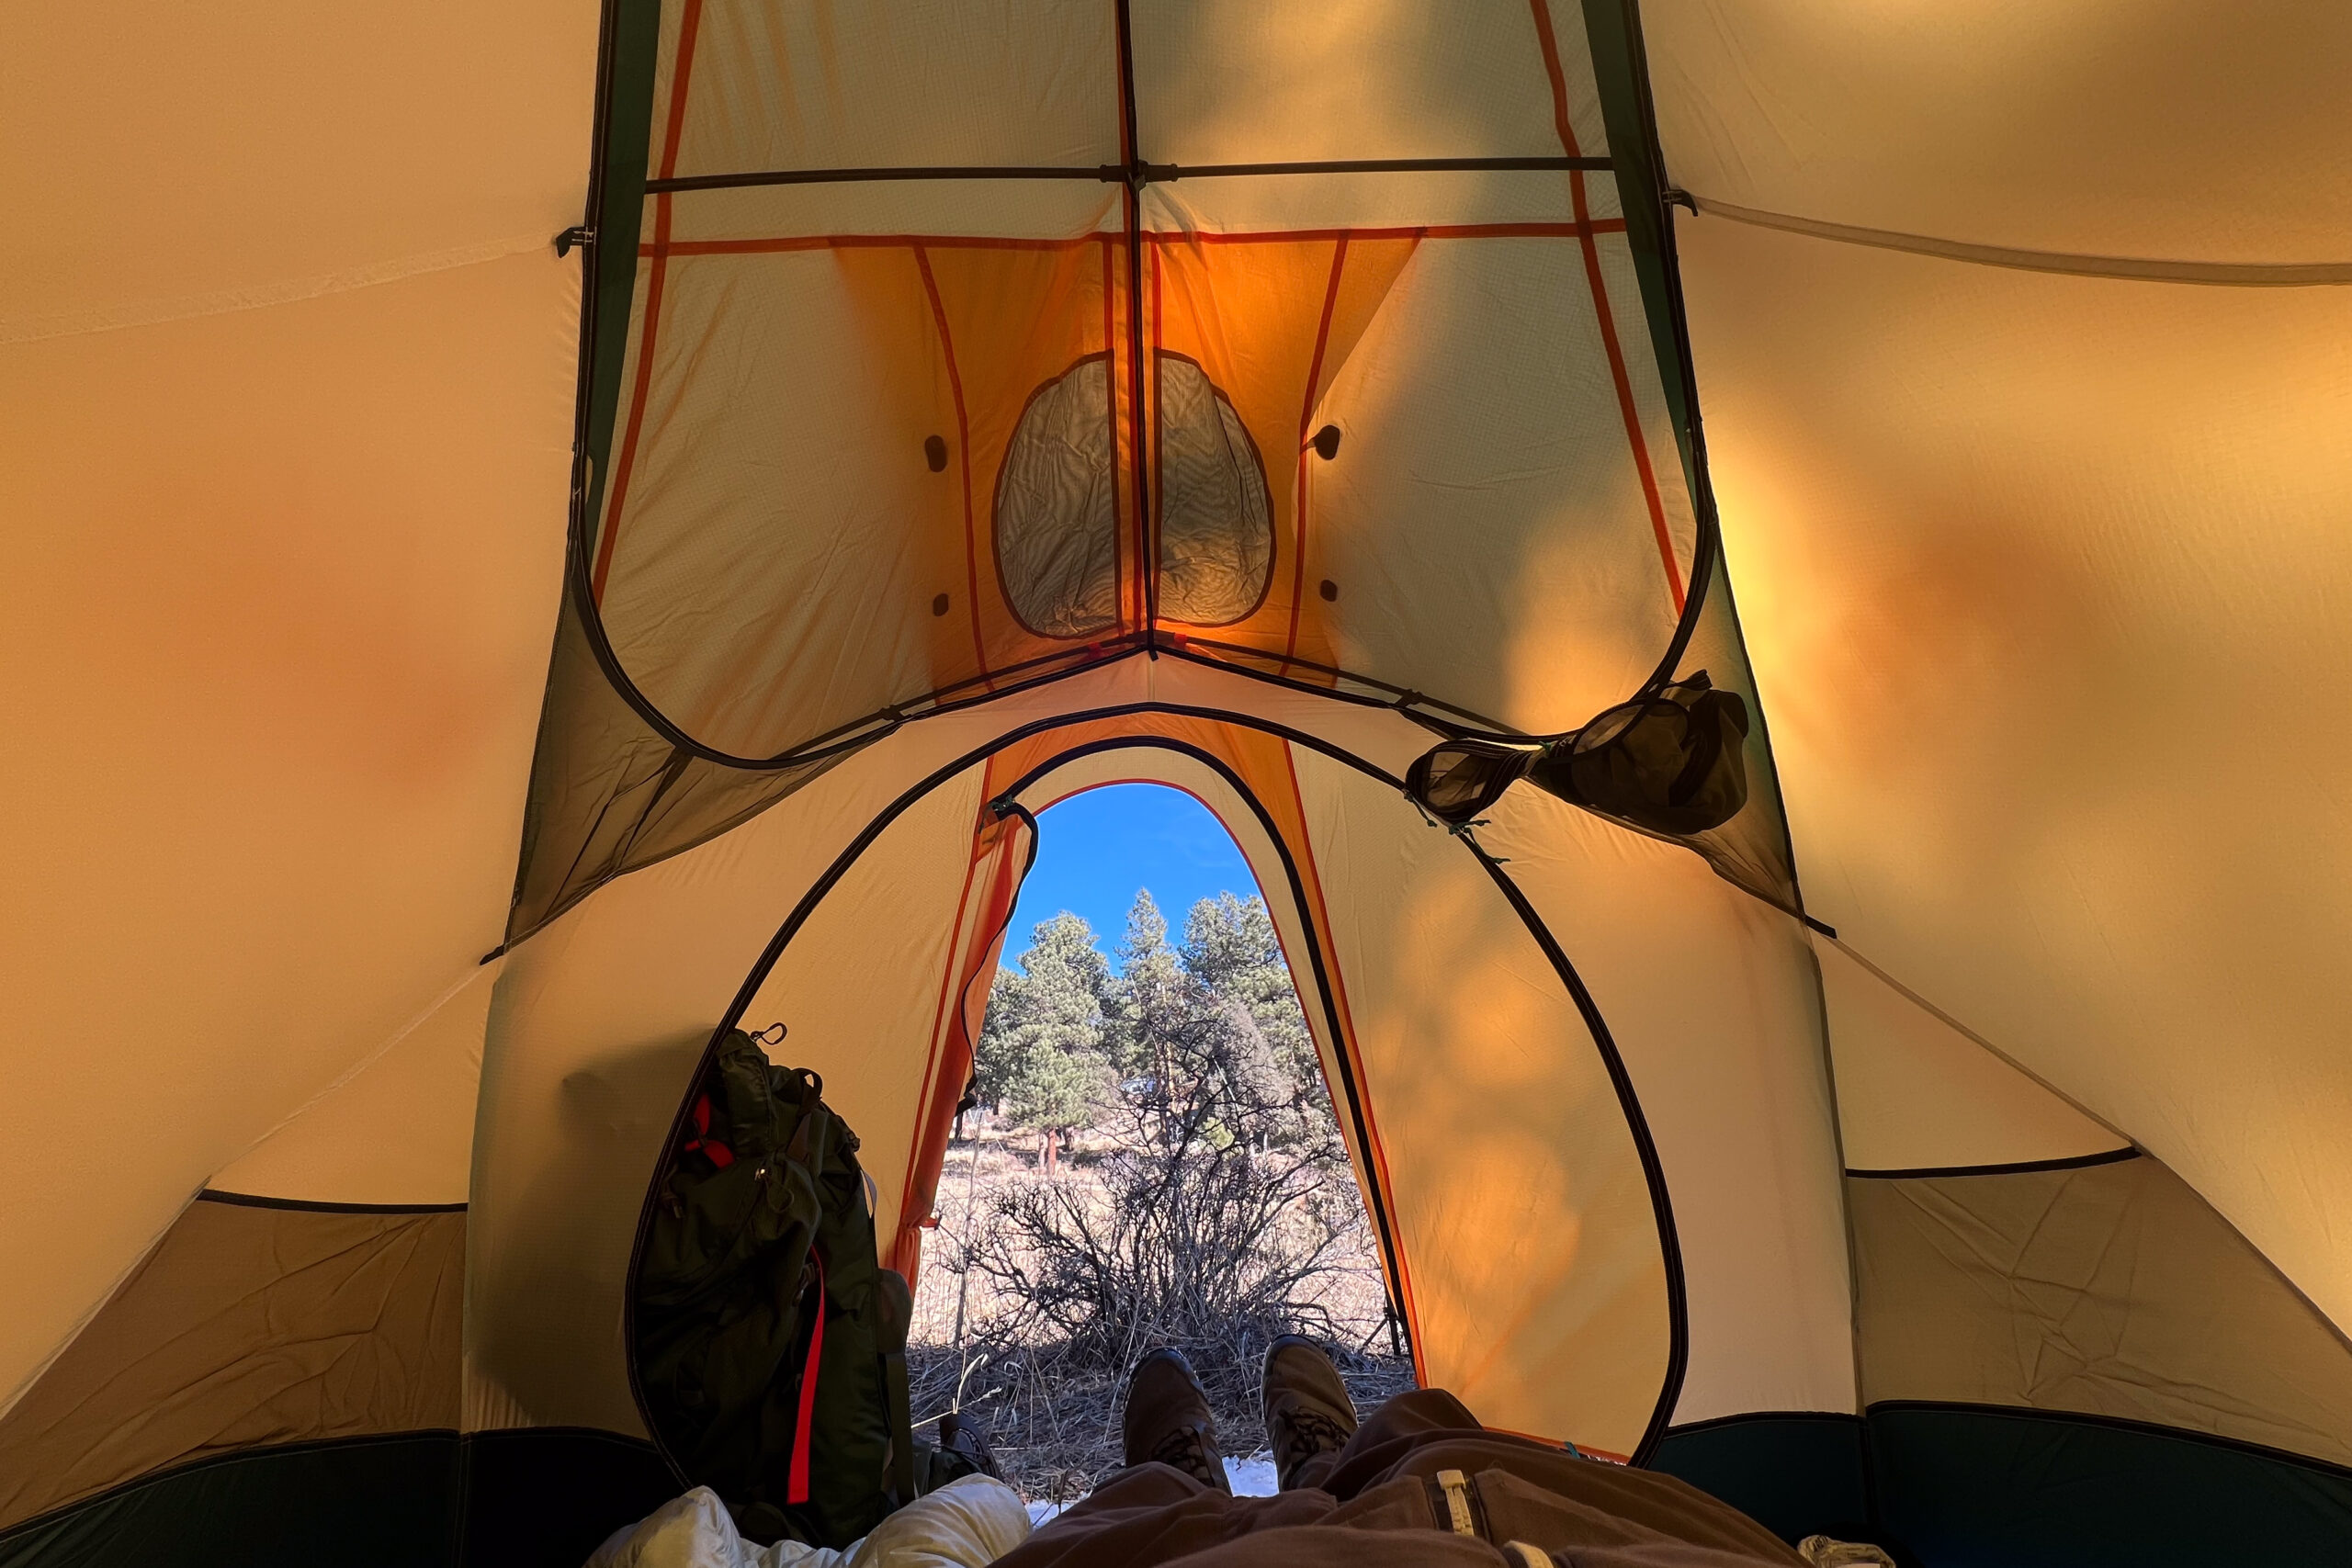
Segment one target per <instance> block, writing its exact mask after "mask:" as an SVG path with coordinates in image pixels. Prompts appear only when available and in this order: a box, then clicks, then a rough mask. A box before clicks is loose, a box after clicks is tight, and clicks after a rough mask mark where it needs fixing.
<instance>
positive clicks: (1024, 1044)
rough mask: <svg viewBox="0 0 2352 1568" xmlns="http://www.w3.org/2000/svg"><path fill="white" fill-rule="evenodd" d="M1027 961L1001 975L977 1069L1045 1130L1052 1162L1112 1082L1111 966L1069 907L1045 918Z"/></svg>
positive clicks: (981, 1080)
mask: <svg viewBox="0 0 2352 1568" xmlns="http://www.w3.org/2000/svg"><path fill="white" fill-rule="evenodd" d="M1019 962H1020V965H1021V967H1020V968H1019V969H1017V970H1015V969H1010V968H1008V969H1003V970H1001V971H999V973H998V975H997V981H996V987H995V988H994V989H993V990H992V991H990V993H989V1009H988V1017H987V1020H986V1021H985V1022H984V1023H983V1024H982V1025H981V1028H980V1039H979V1044H978V1049H977V1051H976V1052H975V1053H974V1062H973V1068H974V1074H975V1077H977V1079H978V1089H979V1093H980V1097H981V1098H982V1099H983V1100H993V1101H995V1102H996V1103H997V1104H998V1105H999V1107H1000V1108H1001V1110H1002V1111H1004V1113H1005V1115H1006V1116H1007V1117H1009V1118H1010V1119H1011V1120H1012V1122H1014V1123H1015V1124H1017V1125H1020V1126H1024V1127H1033V1128H1035V1129H1036V1130H1037V1132H1038V1134H1039V1135H1040V1142H1039V1155H1040V1161H1041V1163H1042V1164H1044V1165H1045V1166H1046V1168H1048V1169H1051V1168H1054V1166H1055V1165H1056V1163H1057V1151H1058V1145H1059V1140H1060V1137H1061V1135H1062V1134H1066V1133H1068V1132H1069V1131H1070V1130H1072V1129H1073V1128H1078V1127H1082V1126H1085V1125H1086V1124H1087V1123H1088V1122H1090V1121H1091V1120H1092V1118H1093V1113H1094V1109H1095V1107H1096V1105H1097V1104H1099V1103H1100V1101H1101V1100H1102V1098H1103V1095H1104V1094H1105V1093H1106V1092H1108V1090H1109V1086H1110V1068H1109V1061H1108V1059H1107V1057H1106V1055H1105V1053H1104V1041H1103V1034H1104V1029H1105V1024H1106V1020H1105V1017H1104V1004H1105V1001H1106V998H1108V997H1109V995H1110V993H1111V989H1112V978H1111V966H1110V963H1109V961H1108V960H1107V959H1105V958H1104V957H1103V953H1102V950H1101V949H1100V948H1098V947H1096V946H1095V942H1094V931H1093V928H1092V927H1091V926H1089V925H1088V924H1087V923H1086V921H1085V920H1084V919H1081V918H1080V917H1079V916H1077V915H1073V914H1069V913H1068V912H1067V911H1065V912H1064V913H1062V914H1058V915H1056V916H1055V917H1054V918H1053V919H1049V920H1043V921H1040V922H1039V923H1038V925H1037V927H1036V929H1035V931H1033V932H1032V933H1031V937H1030V946H1029V951H1028V952H1026V953H1023V954H1022V955H1021V958H1020V960H1019Z"/></svg>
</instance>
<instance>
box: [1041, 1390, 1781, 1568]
mask: <svg viewBox="0 0 2352 1568" xmlns="http://www.w3.org/2000/svg"><path fill="white" fill-rule="evenodd" d="M1457 1472H1458V1474H1457ZM1302 1478H1303V1480H1304V1481H1305V1482H1306V1484H1305V1485H1302V1486H1300V1487H1298V1488H1295V1489H1294V1490H1292V1491H1288V1492H1284V1493H1282V1494H1280V1495H1277V1496H1272V1497H1229V1496H1227V1495H1225V1494H1224V1493H1222V1492H1215V1491H1211V1490H1210V1489H1209V1488H1207V1487H1205V1486H1203V1485H1202V1484H1201V1483H1199V1482H1197V1481H1195V1480H1193V1478H1192V1477H1191V1476H1189V1475H1186V1474H1185V1473H1184V1472H1182V1471H1179V1470H1176V1469H1173V1468H1171V1467H1170V1466H1168V1465H1164V1464H1139V1465H1136V1466H1133V1467H1132V1468H1130V1469H1127V1470H1123V1471H1121V1472H1119V1473H1118V1474H1116V1475H1114V1476H1113V1477H1111V1479H1110V1480H1108V1481H1106V1482H1104V1483H1103V1484H1102V1485H1101V1486H1099V1487H1097V1488H1095V1490H1094V1493H1093V1495H1091V1496H1089V1497H1087V1498H1086V1499H1085V1500H1084V1501H1082V1502H1080V1503H1078V1504H1076V1505H1074V1506H1072V1507H1071V1508H1070V1509H1069V1512H1068V1513H1065V1514H1063V1515H1062V1516H1061V1517H1059V1518H1057V1519H1055V1520H1054V1521H1053V1522H1052V1523H1050V1524H1047V1525H1046V1526H1045V1527H1044V1528H1043V1529H1039V1530H1038V1531H1037V1533H1036V1534H1035V1535H1033V1536H1031V1537H1030V1538H1029V1539H1028V1540H1026V1541H1025V1542H1023V1544H1021V1545H1020V1546H1017V1547H1015V1548H1013V1550H1012V1551H1010V1552H1008V1553H1006V1554H1005V1555H1004V1556H1003V1557H1001V1558H1000V1559H998V1562H997V1568H1046V1565H1047V1564H1055V1565H1057V1568H1154V1565H1156V1564H1159V1563H1162V1562H1175V1561H1177V1560H1178V1559H1180V1558H1182V1559H1186V1560H1188V1568H1212V1565H1214V1568H1277V1565H1283V1568H1287V1565H1289V1564H1301V1565H1304V1568H1323V1565H1327V1564H1328V1565H1329V1568H1372V1565H1374V1564H1377V1565H1379V1568H1389V1565H1391V1564H1397V1565H1405V1568H1422V1565H1424V1564H1426V1565H1427V1568H1439V1565H1441V1564H1445V1565H1450V1568H1451V1565H1460V1568H1469V1565H1473V1564H1476V1565H1486V1568H1491V1565H1492V1564H1495V1563H1498V1562H1501V1563H1506V1564H1509V1568H1535V1565H1536V1564H1539V1563H1545V1562H1549V1563H1553V1564H1558V1565H1560V1568H1752V1565H1754V1564H1758V1563H1770V1564H1772V1565H1773V1568H1782V1565H1785V1564H1791V1563H1796V1564H1800V1568H1801V1564H1802V1562H1803V1560H1802V1559H1800V1558H1799V1557H1798V1556H1797V1554H1796V1553H1795V1552H1793V1551H1791V1550H1790V1549H1789V1548H1788V1547H1787V1546H1785V1545H1784V1544H1782V1543H1781V1540H1780V1539H1779V1538H1778V1537H1776V1536H1774V1535H1773V1534H1772V1533H1771V1532H1770V1531H1769V1530H1767V1529H1765V1528H1764V1527H1763V1526H1761V1525H1759V1524H1758V1523H1757V1522H1756V1521H1755V1520H1753V1519H1751V1518H1749V1517H1747V1515H1745V1514H1742V1513H1740V1512H1739V1511H1738V1510H1736V1509H1735V1508H1732V1507H1730V1506H1726V1505H1724V1504H1723V1503H1719V1502H1717V1501H1715V1499H1713V1497H1710V1496H1708V1495H1706V1494H1705V1493H1703V1492H1700V1491H1698V1490H1696V1489H1694V1488H1692V1487H1691V1486H1687V1485H1685V1484H1684V1483H1681V1482H1679V1481H1677V1480H1675V1479H1674V1478H1673V1477H1672V1476H1668V1475H1659V1474H1657V1473H1656V1472H1651V1471H1646V1470H1629V1469H1626V1468H1625V1467H1624V1466H1623V1465H1615V1464H1610V1463H1608V1462H1606V1461H1600V1460H1586V1459H1578V1458H1577V1457H1576V1456H1575V1455H1573V1454H1570V1453H1566V1452H1564V1451H1563V1450H1558V1449H1554V1448H1547V1447H1545V1446H1544V1445H1543V1444H1541V1443H1538V1442H1534V1441H1532V1440H1531V1439H1529V1438H1512V1437H1505V1436H1502V1435H1500V1434H1498V1433H1493V1432H1488V1431H1487V1430H1485V1429H1484V1428H1482V1427H1480V1426H1479V1425H1478V1423H1477V1420H1476V1417H1474V1416H1472V1415H1471V1414H1470V1412H1469V1411H1468V1410H1466V1409H1464V1407H1463V1404H1462V1402H1461V1401H1460V1400H1458V1399H1456V1398H1454V1397H1453V1395H1452V1394H1450V1393H1446V1392H1445V1391H1444V1390H1443V1389H1434V1388H1430V1389H1417V1390H1415V1391H1413V1392H1412V1393H1400V1394H1398V1395H1397V1397H1396V1398H1394V1399H1392V1400H1390V1401H1388V1402H1387V1403H1386V1404H1383V1405H1382V1406H1381V1407H1380V1408H1379V1409H1377V1410H1375V1411H1374V1412H1373V1413H1372V1415H1371V1416H1369V1417H1367V1418H1366V1419H1365V1421H1364V1423H1363V1425H1362V1426H1361V1427H1357V1428H1356V1431H1355V1435H1354V1436H1353V1437H1352V1438H1349V1439H1348V1445H1347V1447H1345V1448H1343V1449H1341V1450H1340V1451H1339V1452H1337V1453H1336V1454H1332V1455H1330V1456H1329V1457H1328V1458H1327V1459H1318V1460H1316V1461H1311V1463H1310V1465H1309V1467H1308V1468H1307V1470H1306V1472H1303V1477H1302ZM1449 1481H1451V1482H1452V1484H1451V1485H1450V1486H1449V1485H1448V1484H1447V1483H1448V1482H1449ZM1457 1516H1458V1522H1457ZM1365 1530H1379V1531H1383V1532H1386V1533H1384V1534H1383V1535H1382V1536H1381V1537H1380V1538H1379V1539H1378V1540H1366V1539H1365V1538H1364V1536H1363V1534H1362V1533H1360V1532H1362V1531H1365ZM1522 1543H1523V1544H1522ZM1530 1548H1532V1555H1531V1554H1530V1551H1529V1550H1528V1549H1530Z"/></svg>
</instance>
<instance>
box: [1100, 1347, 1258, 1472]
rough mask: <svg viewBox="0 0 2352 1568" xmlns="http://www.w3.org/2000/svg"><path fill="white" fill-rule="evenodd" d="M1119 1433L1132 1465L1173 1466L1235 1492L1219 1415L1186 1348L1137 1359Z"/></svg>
mask: <svg viewBox="0 0 2352 1568" xmlns="http://www.w3.org/2000/svg"><path fill="white" fill-rule="evenodd" d="M1120 1431H1121V1437H1122V1438H1123V1439H1124V1440H1125V1448H1126V1461H1127V1463H1129V1464H1130V1465H1137V1464H1149V1463H1153V1462H1158V1463H1160V1464H1165V1465H1170V1466H1172V1467H1173V1468H1175V1469H1177V1470H1180V1471H1182V1472H1184V1473H1185V1474H1186V1475H1189V1476H1191V1477H1192V1478H1193V1480H1195V1481H1197V1482H1199V1483H1201V1484H1202V1485H1204V1486H1205V1487H1208V1488H1210V1489H1211V1490H1212V1491H1216V1492H1223V1493H1225V1494H1226V1495H1227V1496H1230V1495H1232V1493H1233V1484H1232V1483H1231V1482H1229V1481H1227V1479H1226V1474H1225V1453H1224V1450H1222V1449H1220V1448H1219V1447H1218V1446H1217V1440H1216V1416H1214V1415H1212V1414H1211V1413H1210V1410H1209V1396H1208V1393H1207V1392H1206V1391H1205V1390H1204V1389H1203V1388H1202V1387H1201V1380H1200V1379H1199V1378H1198V1377H1196V1376H1194V1375H1193V1364H1192V1363H1191V1362H1190V1361H1187V1360H1186V1359H1184V1353H1183V1352H1182V1351H1181V1350H1173V1349H1170V1348H1166V1347H1165V1346H1163V1347H1161V1348H1159V1349H1157V1350H1150V1351H1147V1352H1146V1353H1145V1354H1144V1356H1143V1358H1142V1359H1140V1360H1138V1361H1136V1366H1135V1371H1132V1372H1130V1373H1129V1374H1128V1375H1127V1408H1126V1414H1125V1416H1124V1417H1122V1420H1121V1427H1120Z"/></svg>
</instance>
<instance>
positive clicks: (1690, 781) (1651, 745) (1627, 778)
mask: <svg viewBox="0 0 2352 1568" xmlns="http://www.w3.org/2000/svg"><path fill="white" fill-rule="evenodd" d="M1746 744H1747V704H1746V703H1745V702H1742V701H1741V700H1740V696H1739V694H1738V693H1736V692H1719V691H1717V690H1716V689H1715V688H1714V686H1713V683H1712V682H1709V681H1708V679H1707V672H1706V671H1703V670H1702V671H1699V672H1698V673H1697V674H1695V675H1693V676H1691V678H1690V679H1689V680H1687V681H1679V682H1676V683H1674V684H1673V685H1670V686H1667V687H1664V688H1662V689H1660V690H1659V691H1657V693H1655V694H1651V695H1649V696H1646V697H1641V698H1637V699H1635V700H1634V701H1633V702H1630V703H1621V704H1619V705H1617V706H1615V707H1613V708H1611V709H1609V710H1608V711H1607V712H1605V713H1602V714H1600V716H1597V717H1596V718H1594V719H1593V721H1592V722H1591V723H1590V724H1588V725H1586V726H1585V727H1584V728H1582V729H1579V730H1577V732H1576V733H1575V734H1574V735H1571V736H1568V737H1566V738H1565V739H1562V740H1559V741H1557V742H1555V743H1554V744H1553V746H1552V747H1551V748H1550V749H1549V750H1546V751H1545V753H1544V756H1543V757H1542V758H1541V759H1540V760H1538V761H1536V762H1535V763H1534V764H1533V766H1532V769H1531V770H1530V773H1531V776H1532V778H1533V780H1534V782H1535V783H1536V784H1540V785H1542V786H1543V787H1544V788H1545V789H1547V790H1550V791H1551V792H1552V793H1553V794H1555V795H1560V796H1562V797H1564V798H1566V799H1568V800H1572V801H1574V802H1576V803H1577V805H1579V806H1583V807H1589V808H1590V809H1591V810H1594V811H1598V812H1601V813H1603V814H1605V815H1607V816H1611V817H1616V818H1623V820H1625V821H1627V822H1631V823H1633V824H1634V826H1635V827H1637V828H1646V829H1649V830H1650V831H1651V832H1653V833H1666V834H1670V835H1687V834H1691V833H1703V832H1705V831H1706V830H1707V829H1710V828H1720V827H1722V826H1723V825H1724V823H1726V822H1728V821H1730V820H1731V819H1732V818H1734V817H1735V816H1736V815H1738V813H1739V809H1740V807H1743V806H1746V805H1747V758H1746V754H1745V750H1744V748H1745V746H1746Z"/></svg>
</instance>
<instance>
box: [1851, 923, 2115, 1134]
mask: <svg viewBox="0 0 2352 1568" xmlns="http://www.w3.org/2000/svg"><path fill="white" fill-rule="evenodd" d="M1813 950H1814V953H1815V956H1816V958H1817V959H1818V961H1819V963H1820V965H1821V984H1822V997H1823V1000H1824V1002H1825V1003H1826V1007H1827V1010H1828V1019H1829V1047H1830V1055H1831V1057H1832V1058H1833V1060H1834V1061H1835V1063H1836V1066H1837V1078H1838V1130H1839V1133H1840V1134H1841V1136H1842V1139H1843V1144H1844V1148H1845V1153H1846V1168H1847V1169H1848V1170H1849V1171H1856V1170H1866V1171H1881V1172H1883V1171H1894V1170H1928V1169H1935V1168H1953V1167H1961V1166H1986V1165H2023V1164H2027V1163H2030V1162H2033V1161H2037V1160H2053V1159H2069V1158H2073V1157H2075V1156H2081V1155H2094V1154H2106V1153H2110V1152H2112V1151H2114V1150H2116V1149H2120V1148H2128V1147H2130V1140H2129V1139H2127V1138H2125V1137H2123V1136H2122V1135H2121V1134H2118V1133H2116V1132H2114V1131H2112V1130H2111V1129H2109V1128H2107V1127H2103V1126H2101V1125H2100V1124H2099V1123H2098V1122H2095V1121H2093V1120H2092V1119H2091V1118H2090V1117H2088V1116H2086V1115H2085V1114H2084V1113H2083V1112H2082V1111H2078V1110H2076V1109H2075V1107H2074V1106H2072V1105H2070V1104H2068V1103H2067V1102H2066V1101H2065V1100H2063V1099H2061V1098H2060V1097H2059V1096H2058V1095H2057V1094H2056V1093H2055V1092H2053V1091H2052V1090H2051V1089H2048V1088H2046V1087H2044V1086H2043V1085H2041V1084H2040V1083H2038V1082H2036V1081H2035V1080H2034V1079H2032V1078H2030V1077H2027V1076H2026V1075H2025V1074H2024V1073H2023V1072H2022V1071H2020V1070H2019V1069H2018V1068H2017V1067H2016V1066H2012V1065H2011V1064H2009V1063H2008V1062H2006V1061H2004V1060H2002V1059H2001V1058H2000V1057H1999V1056H1996V1055H1994V1054H1993V1053H1992V1051H1990V1050H1988V1049H1987V1048H1986V1047H1985V1045H1984V1044H1982V1043H1979V1042H1977V1041H1974V1040H1972V1039H1970V1038H1969V1037H1968V1036H1967V1035H1965V1034H1963V1033H1962V1032H1960V1030H1958V1029H1957V1028H1955V1027H1954V1026H1953V1025H1952V1024H1951V1021H1948V1020H1946V1019H1942V1018H1939V1017H1938V1016H1937V1015H1936V1014H1935V1013H1933V1012H1930V1011H1929V1010H1928V1009H1927V1008H1926V1007H1924V1006H1922V1005H1921V1004H1920V1003H1919V1002H1918V1001H1917V1000H1916V999H1914V998H1911V997H1908V996H1905V995H1904V994H1903V993H1902V992H1901V991H1898V990H1896V989H1895V988H1894V986H1893V985H1892V984H1890V983H1889V982H1888V981H1887V980H1886V978H1885V977H1884V976H1881V975H1879V974H1877V973H1875V972H1873V971H1872V970H1871V969H1870V968H1868V967H1866V966H1865V965H1864V964H1863V963H1862V962H1861V961H1860V959H1858V958H1856V957H1855V956H1854V955H1853V954H1852V953H1849V951H1848V950H1847V949H1846V948H1845V947H1843V946H1841V945H1840V944H1839V943H1838V942H1834V941H1831V940H1829V939H1827V938H1825V937H1821V936H1819V935H1818V934H1816V935H1815V940H1814V943H1813Z"/></svg>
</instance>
